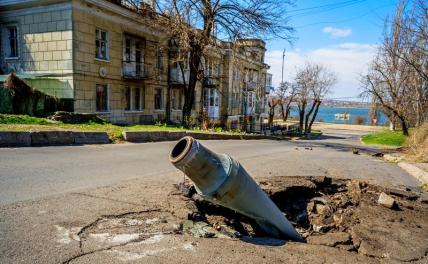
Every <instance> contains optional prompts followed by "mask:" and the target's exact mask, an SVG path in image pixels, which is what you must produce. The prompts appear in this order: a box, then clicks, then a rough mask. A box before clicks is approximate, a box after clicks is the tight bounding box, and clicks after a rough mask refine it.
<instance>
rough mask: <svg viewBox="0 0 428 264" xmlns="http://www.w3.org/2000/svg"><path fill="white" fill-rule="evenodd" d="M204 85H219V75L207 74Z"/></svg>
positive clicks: (209, 86) (213, 86)
mask: <svg viewBox="0 0 428 264" xmlns="http://www.w3.org/2000/svg"><path fill="white" fill-rule="evenodd" d="M203 85H204V87H205V88H215V87H217V86H218V85H219V81H218V77H217V76H205V77H204V82H203Z"/></svg>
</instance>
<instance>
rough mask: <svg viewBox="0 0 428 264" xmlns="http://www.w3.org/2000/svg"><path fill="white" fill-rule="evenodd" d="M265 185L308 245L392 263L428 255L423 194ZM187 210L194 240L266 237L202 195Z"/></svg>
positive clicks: (314, 183) (293, 182)
mask: <svg viewBox="0 0 428 264" xmlns="http://www.w3.org/2000/svg"><path fill="white" fill-rule="evenodd" d="M260 185H261V187H262V188H263V189H264V190H265V191H266V192H267V193H268V194H269V196H270V197H271V199H272V200H273V201H275V202H276V204H277V205H278V206H279V208H280V209H281V210H283V212H284V213H285V214H286V216H287V218H288V219H290V221H291V222H293V223H294V225H295V226H297V230H298V231H299V232H300V234H301V235H302V236H303V237H305V238H306V242H307V243H308V244H312V245H317V246H326V247H334V248H337V249H339V250H343V251H351V252H355V254H361V255H364V256H368V257H370V258H374V259H376V258H377V259H378V260H381V259H389V260H390V261H387V262H392V261H398V262H400V261H406V262H408V261H410V262H412V261H419V260H421V259H425V257H426V254H427V253H428V244H427V242H428V238H427V237H428V223H427V221H426V219H425V218H426V217H428V206H427V204H426V203H421V202H418V200H420V199H421V198H422V197H424V195H423V194H422V193H415V192H412V191H410V190H395V189H386V188H383V187H380V186H375V185H370V184H368V183H366V182H360V181H356V180H333V181H332V180H331V179H329V178H325V177H319V178H317V177H308V178H303V177H273V178H269V179H262V180H261V181H260ZM386 192H387V193H389V194H390V195H391V196H394V198H392V197H391V196H389V195H387V194H386ZM394 194H395V195H394ZM379 195H381V196H385V195H386V196H388V197H389V198H391V199H392V200H393V201H394V206H397V205H398V204H400V206H401V207H402V208H403V209H401V211H394V210H389V209H387V208H385V207H384V206H381V205H379V204H378V197H379ZM187 208H189V209H190V210H191V212H190V213H189V214H188V219H190V220H192V227H189V226H187V227H186V228H184V229H183V232H184V233H187V234H190V235H192V236H197V237H203V236H201V235H200V234H199V233H200V232H199V231H195V230H204V228H205V231H206V232H207V233H208V235H207V233H206V234H205V235H206V236H205V237H210V238H211V237H214V238H215V237H217V238H224V237H225V236H226V237H228V238H229V239H240V240H242V241H247V240H249V239H250V238H251V239H254V238H257V237H264V236H265V234H263V232H262V231H261V230H259V229H258V228H257V225H255V224H254V222H253V221H251V219H248V218H246V217H244V216H241V215H239V214H237V213H235V212H232V211H230V210H227V209H223V208H219V207H217V206H215V205H211V204H208V203H207V202H205V201H203V200H202V199H201V198H200V197H198V195H197V194H195V195H193V196H192V199H190V200H187ZM385 210H386V211H385ZM201 226H203V227H204V228H201ZM216 227H219V228H216ZM195 232H196V233H198V232H199V233H198V235H195ZM237 234H238V236H237Z"/></svg>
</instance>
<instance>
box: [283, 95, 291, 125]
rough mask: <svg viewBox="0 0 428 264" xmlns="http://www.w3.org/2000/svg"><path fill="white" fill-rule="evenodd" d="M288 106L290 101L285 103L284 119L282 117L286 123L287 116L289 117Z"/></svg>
mask: <svg viewBox="0 0 428 264" xmlns="http://www.w3.org/2000/svg"><path fill="white" fill-rule="evenodd" d="M290 105H291V100H290V101H289V102H288V103H287V105H286V107H285V117H284V122H287V120H288V116H289V115H290V108H291V107H290Z"/></svg>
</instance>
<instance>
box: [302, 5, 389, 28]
mask: <svg viewBox="0 0 428 264" xmlns="http://www.w3.org/2000/svg"><path fill="white" fill-rule="evenodd" d="M391 5H395V3H393V4H386V5H382V6H379V7H376V8H372V9H370V11H368V12H366V13H363V14H361V15H358V16H355V17H351V18H347V19H343V20H338V21H323V22H316V23H311V24H306V25H302V26H296V27H295V28H297V29H298V28H305V27H310V26H315V25H320V24H333V23H343V22H348V21H353V20H356V19H360V18H362V17H365V16H367V15H369V14H371V13H373V12H375V10H376V9H380V8H384V7H389V6H391Z"/></svg>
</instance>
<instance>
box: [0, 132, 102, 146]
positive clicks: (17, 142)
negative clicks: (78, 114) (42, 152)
mask: <svg viewBox="0 0 428 264" xmlns="http://www.w3.org/2000/svg"><path fill="white" fill-rule="evenodd" d="M108 143H110V139H109V137H108V134H107V133H106V132H73V131H36V132H17V131H7V132H6V131H0V147H39V146H64V145H84V144H108Z"/></svg>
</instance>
